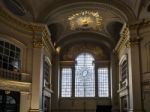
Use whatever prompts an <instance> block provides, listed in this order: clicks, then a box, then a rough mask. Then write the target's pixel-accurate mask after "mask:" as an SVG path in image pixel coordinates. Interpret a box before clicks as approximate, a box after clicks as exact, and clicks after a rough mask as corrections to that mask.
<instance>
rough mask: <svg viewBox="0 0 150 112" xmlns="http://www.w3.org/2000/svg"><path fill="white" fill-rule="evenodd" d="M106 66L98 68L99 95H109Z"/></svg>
mask: <svg viewBox="0 0 150 112" xmlns="http://www.w3.org/2000/svg"><path fill="white" fill-rule="evenodd" d="M108 80H109V78H108V68H99V69H98V92H99V93H98V95H99V97H109V83H108Z"/></svg>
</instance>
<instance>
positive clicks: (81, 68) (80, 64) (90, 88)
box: [75, 53, 95, 97]
mask: <svg viewBox="0 0 150 112" xmlns="http://www.w3.org/2000/svg"><path fill="white" fill-rule="evenodd" d="M93 61H94V58H93V57H92V55H90V54H88V53H82V54H80V55H79V56H78V57H77V58H76V66H75V97H94V96H95V72H94V64H93Z"/></svg>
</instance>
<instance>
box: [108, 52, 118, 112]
mask: <svg viewBox="0 0 150 112" xmlns="http://www.w3.org/2000/svg"><path fill="white" fill-rule="evenodd" d="M118 63H119V62H118V57H117V54H116V52H115V51H114V52H113V53H112V55H111V70H110V72H111V97H112V112H120V111H119V108H120V106H119V94H118V93H117V91H118V89H119V74H118V67H119V66H118Z"/></svg>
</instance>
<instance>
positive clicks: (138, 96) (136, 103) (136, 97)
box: [127, 39, 143, 112]
mask: <svg viewBox="0 0 150 112" xmlns="http://www.w3.org/2000/svg"><path fill="white" fill-rule="evenodd" d="M139 45H140V40H139V39H130V40H129V41H128V42H127V47H128V63H129V102H130V103H129V112H143V108H142V87H141V73H140V72H141V71H140V70H141V68H140V48H139Z"/></svg>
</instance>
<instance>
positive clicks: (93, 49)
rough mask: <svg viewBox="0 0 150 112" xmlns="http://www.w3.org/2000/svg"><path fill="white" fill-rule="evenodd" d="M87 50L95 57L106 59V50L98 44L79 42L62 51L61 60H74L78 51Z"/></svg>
mask: <svg viewBox="0 0 150 112" xmlns="http://www.w3.org/2000/svg"><path fill="white" fill-rule="evenodd" d="M83 52H88V53H91V54H92V55H93V56H94V58H95V59H101V60H107V59H108V56H107V55H106V52H104V50H103V49H102V48H101V47H99V46H98V45H94V44H88V43H81V44H77V45H74V46H71V47H68V48H67V49H65V50H63V51H62V56H61V59H62V60H74V59H75V58H76V56H77V55H78V54H79V53H83Z"/></svg>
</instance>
